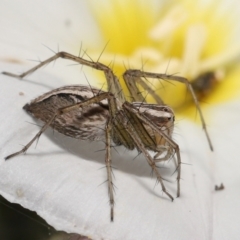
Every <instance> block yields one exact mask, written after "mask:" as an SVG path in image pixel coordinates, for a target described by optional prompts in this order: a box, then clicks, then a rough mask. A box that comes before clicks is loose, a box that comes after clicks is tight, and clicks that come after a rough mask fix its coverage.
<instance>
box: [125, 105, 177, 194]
mask: <svg viewBox="0 0 240 240" xmlns="http://www.w3.org/2000/svg"><path fill="white" fill-rule="evenodd" d="M122 107H123V108H124V109H127V111H130V112H132V113H134V114H135V115H136V116H137V117H138V118H139V119H140V120H141V121H142V123H144V124H146V125H148V126H149V127H151V128H152V129H153V130H154V131H156V132H157V133H158V134H159V135H160V136H162V137H163V138H164V139H165V140H166V142H167V143H168V144H169V147H171V148H173V149H174V151H175V153H176V156H177V169H176V171H177V197H179V196H180V178H181V156H180V150H179V146H178V144H177V143H175V142H174V141H173V140H172V139H171V138H170V137H169V136H168V135H167V134H165V133H164V132H163V131H161V130H160V129H159V128H158V127H157V126H156V125H155V124H154V123H153V122H152V121H150V120H149V119H148V118H147V117H146V116H144V115H142V114H141V113H140V112H139V111H138V110H137V109H135V108H133V107H132V105H131V104H130V103H128V102H125V103H124V104H123V106H122ZM131 134H132V133H131ZM131 136H132V135H131ZM141 144H142V143H141ZM143 148H144V146H143ZM141 151H142V149H141ZM144 151H145V152H146V149H145V148H144ZM144 155H145V156H146V158H148V157H150V156H149V154H148V153H146V154H144ZM150 159H151V160H152V161H153V162H154V159H152V158H150ZM149 164H150V162H149ZM151 164H152V163H151ZM150 166H152V165H150ZM154 166H156V165H155V162H154ZM164 189H165V188H164ZM167 195H168V194H167Z"/></svg>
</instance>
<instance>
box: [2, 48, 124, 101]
mask: <svg viewBox="0 0 240 240" xmlns="http://www.w3.org/2000/svg"><path fill="white" fill-rule="evenodd" d="M58 58H63V59H69V60H72V61H74V62H77V63H80V64H82V65H85V66H89V67H92V68H94V69H97V70H100V71H103V72H104V74H105V77H106V80H107V85H108V91H109V92H111V93H113V94H114V95H115V96H117V97H118V100H119V101H120V102H122V103H123V102H124V101H125V97H124V95H123V92H122V88H121V85H120V83H119V80H118V78H117V77H116V76H115V75H114V74H113V71H112V70H111V69H110V68H109V67H107V66H106V65H104V64H102V63H100V62H93V61H88V60H86V59H83V58H81V57H77V56H74V55H72V54H70V53H67V52H59V53H56V54H55V55H54V56H52V57H50V58H48V59H46V60H45V61H43V62H41V63H39V64H38V65H37V66H35V67H33V68H31V69H29V70H28V71H26V72H24V73H22V74H19V75H17V74H13V73H9V72H2V73H3V74H5V75H8V76H11V77H16V78H24V77H25V76H27V75H29V74H31V73H33V72H35V71H36V70H38V69H39V68H41V67H43V66H44V65H46V64H48V63H50V62H52V61H54V60H56V59H58Z"/></svg>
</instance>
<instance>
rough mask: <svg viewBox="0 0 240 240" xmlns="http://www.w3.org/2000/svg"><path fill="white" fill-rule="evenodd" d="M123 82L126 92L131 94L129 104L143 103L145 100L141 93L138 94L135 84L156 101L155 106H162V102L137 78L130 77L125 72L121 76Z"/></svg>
mask: <svg viewBox="0 0 240 240" xmlns="http://www.w3.org/2000/svg"><path fill="white" fill-rule="evenodd" d="M123 79H124V82H125V84H126V86H127V88H128V91H129V92H130V94H131V98H132V99H131V102H145V98H146V97H143V95H142V93H141V92H140V90H139V88H138V86H137V83H138V84H139V85H140V86H141V87H142V88H143V89H144V90H145V91H146V92H147V93H148V94H150V95H151V96H152V97H153V98H154V99H155V101H156V103H157V104H160V105H162V104H164V103H163V100H162V99H161V98H160V96H159V95H158V94H156V92H155V91H154V90H153V89H152V88H151V87H150V86H149V85H148V84H147V83H146V82H145V81H143V80H142V78H141V77H139V76H132V75H129V74H128V71H126V72H125V73H124V74H123Z"/></svg>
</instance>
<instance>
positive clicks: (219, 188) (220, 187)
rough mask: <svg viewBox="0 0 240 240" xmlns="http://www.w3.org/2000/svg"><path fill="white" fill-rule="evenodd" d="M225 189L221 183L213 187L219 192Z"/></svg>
mask: <svg viewBox="0 0 240 240" xmlns="http://www.w3.org/2000/svg"><path fill="white" fill-rule="evenodd" d="M224 188H225V187H224V185H223V183H221V184H220V185H219V186H218V185H215V191H221V190H223V189H224Z"/></svg>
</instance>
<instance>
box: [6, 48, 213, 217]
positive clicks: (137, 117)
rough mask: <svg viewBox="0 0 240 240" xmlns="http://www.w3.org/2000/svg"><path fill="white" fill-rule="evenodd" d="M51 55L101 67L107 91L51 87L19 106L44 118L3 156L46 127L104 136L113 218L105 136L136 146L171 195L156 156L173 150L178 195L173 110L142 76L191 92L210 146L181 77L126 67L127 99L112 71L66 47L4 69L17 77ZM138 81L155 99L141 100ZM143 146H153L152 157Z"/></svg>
mask: <svg viewBox="0 0 240 240" xmlns="http://www.w3.org/2000/svg"><path fill="white" fill-rule="evenodd" d="M57 58H64V59H70V60H72V61H75V62H77V63H79V64H82V65H86V66H89V67H91V68H94V69H97V70H100V71H102V72H104V74H105V77H106V81H107V85H108V91H107V92H104V91H102V90H99V89H96V88H93V87H91V86H81V85H72V86H65V87H61V88H57V89H55V90H52V91H50V92H48V93H45V94H43V95H42V96H40V97H38V98H36V99H34V100H33V101H32V102H30V104H27V105H25V106H24V109H25V110H26V111H28V112H29V113H31V114H32V115H33V116H34V117H36V118H38V119H41V120H42V121H43V122H44V123H45V124H44V125H43V127H42V128H41V129H40V131H39V132H38V133H37V134H36V135H35V137H34V138H33V139H32V140H31V141H30V142H29V143H28V144H27V145H26V146H25V147H24V148H23V149H22V150H20V151H18V152H15V153H13V154H11V155H9V156H7V157H6V159H10V158H12V157H14V156H17V155H18V154H20V153H24V152H26V151H27V149H28V148H29V147H30V146H31V145H32V143H33V142H34V141H35V140H37V139H38V138H39V137H40V135H41V134H42V133H43V132H44V131H45V130H46V129H47V128H48V127H49V126H51V127H53V128H54V129H56V130H57V131H59V132H60V133H62V134H64V135H67V136H70V137H73V138H77V139H83V140H104V141H105V143H106V157H105V164H106V169H107V183H108V191H109V199H110V205H111V211H110V218H111V221H113V217H114V214H113V207H114V196H113V179H112V167H111V140H112V141H113V142H114V143H115V144H116V145H124V146H125V147H126V148H127V149H130V150H132V149H134V148H136V149H137V150H138V151H139V152H141V153H142V154H143V155H144V156H145V158H146V160H147V162H148V164H149V166H150V167H151V168H152V171H153V173H154V174H155V175H156V177H157V181H158V182H159V183H160V185H161V187H162V191H163V192H164V193H165V194H166V195H167V196H168V197H169V198H170V199H171V200H172V201H173V197H172V195H171V194H170V193H169V192H168V191H167V190H166V188H165V185H164V182H163V178H162V177H161V174H160V171H159V168H158V167H157V165H156V163H157V162H162V161H166V160H168V159H169V158H171V157H172V156H173V155H174V154H176V159H177V163H176V164H177V169H176V172H177V197H179V196H180V178H181V156H180V150H179V146H178V144H177V143H176V142H174V141H173V140H172V132H173V128H174V121H175V116H174V113H173V110H172V109H171V108H170V107H169V106H167V105H165V104H164V103H163V101H162V99H161V98H160V97H159V96H158V95H156V94H155V92H154V90H153V89H152V88H151V87H150V86H149V85H148V84H147V83H146V82H145V81H144V79H146V78H153V79H158V80H173V81H177V82H181V83H184V84H185V85H186V86H187V88H188V90H189V92H190V93H191V95H192V98H193V101H194V103H195V105H196V107H197V110H198V112H199V115H200V118H201V121H202V125H203V129H204V131H205V134H206V137H207V140H208V142H209V146H210V149H211V150H213V147H212V144H211V141H210V138H209V136H208V132H207V129H206V124H205V121H204V118H203V114H202V111H201V109H200V106H199V103H198V101H197V98H196V96H195V93H194V91H193V89H192V86H191V84H190V83H189V82H188V80H187V79H185V78H183V77H179V76H171V75H166V74H158V73H151V72H145V71H141V70H131V69H130V70H127V71H126V72H125V73H124V74H123V78H124V81H125V83H126V86H127V88H128V90H129V92H130V94H131V99H132V102H128V101H127V100H126V99H125V96H124V95H123V92H122V88H121V85H120V83H119V80H118V78H117V77H116V76H115V75H114V73H113V71H112V70H111V69H110V68H109V67H108V66H106V65H104V64H102V63H100V62H93V61H89V60H86V59H83V58H81V57H77V56H74V55H71V54H69V53H66V52H59V53H57V54H56V55H54V56H53V57H51V58H49V59H47V60H45V61H43V62H41V63H40V64H38V65H37V66H35V67H33V68H32V69H30V70H29V71H26V72H24V73H23V74H21V75H15V74H12V73H7V72H4V74H6V75H8V76H12V77H16V78H23V77H25V76H26V75H28V74H30V73H33V72H34V71H36V70H37V69H39V68H40V67H42V66H44V65H45V64H48V63H49V62H51V61H54V60H56V59H57ZM139 86H141V87H142V88H144V89H145V90H146V91H147V92H148V94H150V95H152V96H153V98H154V99H155V100H156V104H148V103H146V102H145V96H143V94H142V93H141V92H140V91H139ZM149 151H153V152H156V154H155V156H154V157H152V156H151V155H150V154H149Z"/></svg>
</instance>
